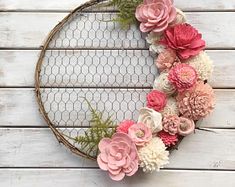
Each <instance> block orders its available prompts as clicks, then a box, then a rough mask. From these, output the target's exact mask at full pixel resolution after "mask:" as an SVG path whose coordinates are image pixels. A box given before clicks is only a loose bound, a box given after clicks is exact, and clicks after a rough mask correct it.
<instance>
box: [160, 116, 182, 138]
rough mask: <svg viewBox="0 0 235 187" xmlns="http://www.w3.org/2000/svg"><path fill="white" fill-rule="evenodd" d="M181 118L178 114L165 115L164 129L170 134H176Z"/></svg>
mask: <svg viewBox="0 0 235 187" xmlns="http://www.w3.org/2000/svg"><path fill="white" fill-rule="evenodd" d="M179 123H180V118H179V117H178V116H176V115H170V116H165V117H164V118H163V121H162V125H163V130H164V131H165V132H168V133H169V134H170V135H175V134H176V133H177V132H178V126H179Z"/></svg>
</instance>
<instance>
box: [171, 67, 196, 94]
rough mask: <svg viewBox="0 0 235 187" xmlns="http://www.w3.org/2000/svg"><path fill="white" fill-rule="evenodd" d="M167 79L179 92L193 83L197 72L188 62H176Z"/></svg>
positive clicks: (190, 86)
mask: <svg viewBox="0 0 235 187" xmlns="http://www.w3.org/2000/svg"><path fill="white" fill-rule="evenodd" d="M168 79H169V81H170V83H171V84H172V85H174V87H175V88H176V89H177V90H178V91H179V92H182V91H185V90H188V89H190V88H192V87H193V86H194V85H195V83H196V81H197V72H196V70H195V69H194V68H193V67H192V66H190V65H188V64H178V65H176V66H175V67H173V68H172V69H171V70H170V71H169V75H168Z"/></svg>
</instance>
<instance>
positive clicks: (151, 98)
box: [147, 90, 167, 112]
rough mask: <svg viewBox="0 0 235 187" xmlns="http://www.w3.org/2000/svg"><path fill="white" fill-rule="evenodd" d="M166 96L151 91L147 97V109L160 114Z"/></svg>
mask: <svg viewBox="0 0 235 187" xmlns="http://www.w3.org/2000/svg"><path fill="white" fill-rule="evenodd" d="M166 101H167V96H166V94H165V93H163V92H160V91H158V90H153V91H151V92H150V93H148V95H147V107H148V108H152V109H154V110H155V111H157V112H160V111H161V110H163V109H164V107H165V106H166Z"/></svg>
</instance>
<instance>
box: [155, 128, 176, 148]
mask: <svg viewBox="0 0 235 187" xmlns="http://www.w3.org/2000/svg"><path fill="white" fill-rule="evenodd" d="M157 135H158V137H159V138H161V140H162V141H163V143H164V144H165V145H166V146H167V147H170V146H172V145H175V144H176V143H177V142H178V135H177V134H175V135H171V134H169V133H168V132H165V131H160V132H159V133H158V134H157Z"/></svg>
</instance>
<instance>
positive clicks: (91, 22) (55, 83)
mask: <svg viewBox="0 0 235 187" xmlns="http://www.w3.org/2000/svg"><path fill="white" fill-rule="evenodd" d="M92 10H96V11H95V12H92ZM102 10H103V9H102ZM115 15H116V14H115V13H113V12H99V11H97V7H95V8H94V7H93V8H89V12H77V13H76V15H74V16H73V17H72V19H71V20H69V22H67V23H66V24H65V25H64V26H63V28H62V29H61V30H60V31H59V32H58V33H57V34H56V35H55V36H54V38H53V39H52V41H51V43H50V45H49V46H50V47H49V48H48V50H47V51H46V53H45V57H44V59H43V64H42V66H41V72H40V85H41V88H40V92H41V101H42V103H43V104H44V108H45V111H46V114H47V116H48V118H49V119H50V121H51V123H52V124H53V125H54V126H55V127H57V128H58V129H59V131H60V132H61V133H62V134H65V135H68V136H71V137H76V136H79V135H81V134H83V133H84V130H85V129H86V128H89V126H90V123H89V121H90V119H91V113H90V111H89V109H88V106H87V104H86V102H85V100H84V98H86V99H87V100H89V101H90V102H91V105H92V106H93V107H94V108H95V109H97V110H99V111H103V112H104V117H107V116H110V115H112V119H113V120H114V121H115V122H116V123H118V122H120V121H121V120H123V119H134V120H137V118H138V111H139V109H140V108H141V107H143V106H145V102H146V94H147V93H148V92H149V91H150V89H151V87H152V84H153V82H154V79H155V77H156V76H157V74H158V73H157V70H156V68H155V65H154V61H153V59H154V57H153V56H152V55H151V54H150V52H149V51H148V50H146V47H147V44H146V42H145V36H144V35H142V34H141V32H140V31H139V30H138V28H136V26H132V27H130V29H127V30H123V29H121V28H120V27H119V25H118V24H117V23H116V22H113V21H110V20H112V19H113V18H114V17H115ZM65 138H66V136H65ZM68 141H69V142H70V143H72V144H73V145H74V146H76V147H77V148H78V149H79V148H80V145H78V144H76V143H74V142H73V141H71V140H70V139H68Z"/></svg>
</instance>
